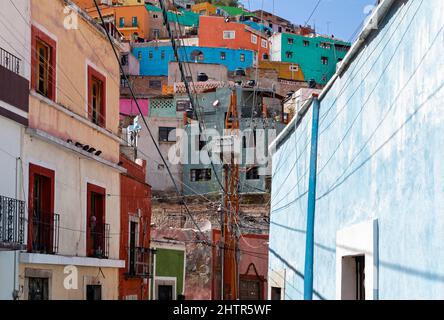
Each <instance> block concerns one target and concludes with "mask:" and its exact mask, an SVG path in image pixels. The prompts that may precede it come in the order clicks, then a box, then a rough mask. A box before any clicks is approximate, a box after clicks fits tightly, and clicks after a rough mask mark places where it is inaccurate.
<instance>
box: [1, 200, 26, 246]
mask: <svg viewBox="0 0 444 320" xmlns="http://www.w3.org/2000/svg"><path fill="white" fill-rule="evenodd" d="M24 241H25V202H24V201H20V200H17V199H12V198H8V197H3V196H0V249H2V248H4V249H13V250H18V249H23V246H24Z"/></svg>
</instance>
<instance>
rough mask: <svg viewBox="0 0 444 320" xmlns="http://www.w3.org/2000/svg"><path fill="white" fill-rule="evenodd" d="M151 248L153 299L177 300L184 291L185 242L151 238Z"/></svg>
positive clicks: (182, 295)
mask: <svg viewBox="0 0 444 320" xmlns="http://www.w3.org/2000/svg"><path fill="white" fill-rule="evenodd" d="M151 249H153V252H154V254H153V265H154V272H153V279H152V286H151V297H153V300H178V299H180V298H181V297H184V293H185V267H186V249H185V244H184V243H183V242H179V241H173V240H151Z"/></svg>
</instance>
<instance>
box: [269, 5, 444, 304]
mask: <svg viewBox="0 0 444 320" xmlns="http://www.w3.org/2000/svg"><path fill="white" fill-rule="evenodd" d="M396 3H397V4H395V5H394V6H393V8H392V9H391V11H390V12H389V14H388V15H387V17H386V18H385V20H384V21H383V23H382V24H380V26H379V28H378V30H376V31H375V32H374V35H373V36H371V39H369V40H368V41H367V43H366V46H365V47H364V49H363V50H362V51H361V52H360V53H359V54H358V55H357V56H356V57H355V59H354V61H353V62H352V64H351V65H350V67H349V68H348V69H347V70H346V72H345V73H344V74H343V75H342V76H341V77H340V78H339V79H338V80H336V82H335V83H334V84H333V87H332V88H331V89H330V90H329V92H328V93H327V95H326V96H325V97H324V98H323V100H322V101H321V112H320V136H319V158H318V177H317V178H318V182H317V196H318V200H317V202H316V220H315V251H314V289H315V298H316V299H319V298H323V299H335V290H336V289H335V288H336V286H337V285H338V284H337V283H335V282H336V279H335V278H336V265H335V263H336V232H337V231H338V230H340V229H343V228H344V227H347V226H351V225H355V224H357V223H360V222H365V221H368V220H370V219H374V218H377V219H378V228H379V237H378V240H379V250H378V253H379V262H378V264H377V267H378V270H379V283H378V285H379V298H380V299H444V268H443V266H444V213H443V212H444V162H443V159H444V149H443V148H442V141H443V137H444V113H443V112H442V106H443V102H444V88H443V86H444V62H443V61H444V60H443V58H442V53H443V52H444V31H443V24H444V22H443V21H444V2H443V1H441V0H409V1H399V2H396ZM311 121H312V119H311V111H309V112H308V113H307V114H306V115H305V117H304V118H303V120H302V121H301V123H300V125H299V126H298V127H297V129H296V130H295V132H293V133H292V134H291V135H289V136H288V137H287V139H286V140H285V141H284V142H283V143H282V144H281V145H280V146H279V148H278V150H277V152H276V153H275V154H274V156H273V177H274V179H273V185H272V189H273V191H272V202H271V207H272V209H271V211H272V213H271V230H270V262H269V268H270V271H271V270H282V269H286V272H287V275H286V292H285V297H286V299H302V298H303V272H304V256H305V233H306V215H307V196H306V191H307V188H308V170H309V154H310V149H309V143H310V138H311V137H310V134H311V133H310V132H311ZM289 239H291V241H290V240H289ZM276 280H277V279H276Z"/></svg>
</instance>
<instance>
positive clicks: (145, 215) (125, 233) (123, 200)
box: [119, 155, 151, 300]
mask: <svg viewBox="0 0 444 320" xmlns="http://www.w3.org/2000/svg"><path fill="white" fill-rule="evenodd" d="M120 161H121V162H122V163H123V165H122V166H123V167H124V168H126V169H127V170H128V173H126V174H121V175H120V234H121V235H120V259H121V260H125V268H124V269H120V270H119V299H124V297H125V296H128V295H137V298H138V299H139V300H146V299H148V292H149V286H148V282H146V283H144V281H143V279H141V278H136V277H134V278H130V277H128V276H127V275H126V273H127V272H128V245H129V217H130V215H133V216H135V215H136V214H137V209H140V212H141V216H140V220H139V246H140V247H144V248H149V247H150V226H151V186H150V185H148V184H147V183H145V181H144V180H145V173H146V162H145V161H144V162H143V165H142V166H139V165H138V164H136V163H134V162H133V161H131V160H129V159H128V158H126V157H125V156H124V155H120Z"/></svg>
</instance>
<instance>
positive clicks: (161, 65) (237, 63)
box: [133, 46, 253, 76]
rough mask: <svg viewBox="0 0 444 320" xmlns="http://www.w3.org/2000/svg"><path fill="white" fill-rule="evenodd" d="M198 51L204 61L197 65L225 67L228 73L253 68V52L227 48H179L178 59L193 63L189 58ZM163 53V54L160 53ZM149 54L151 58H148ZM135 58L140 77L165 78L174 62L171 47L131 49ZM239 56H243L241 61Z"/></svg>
mask: <svg viewBox="0 0 444 320" xmlns="http://www.w3.org/2000/svg"><path fill="white" fill-rule="evenodd" d="M195 50H199V51H201V52H202V53H203V55H204V60H203V61H199V63H213V64H221V65H225V66H226V67H227V68H228V70H229V71H234V70H236V68H244V69H246V68H249V67H252V66H253V51H250V50H234V49H228V48H208V47H191V46H189V47H181V48H179V56H180V59H181V60H182V61H184V62H194V61H195V60H194V59H192V58H191V54H192V52H193V51H195ZM162 52H163V53H162ZM221 52H225V59H224V60H222V59H221ZM150 53H151V55H152V56H150ZM133 54H134V55H135V57H137V58H139V61H140V75H142V76H167V75H168V63H169V62H170V61H176V58H175V57H174V52H173V48H172V47H171V46H158V47H154V46H141V47H135V48H134V49H133ZM241 55H243V56H244V61H242V58H241Z"/></svg>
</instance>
